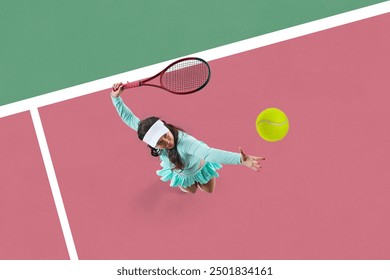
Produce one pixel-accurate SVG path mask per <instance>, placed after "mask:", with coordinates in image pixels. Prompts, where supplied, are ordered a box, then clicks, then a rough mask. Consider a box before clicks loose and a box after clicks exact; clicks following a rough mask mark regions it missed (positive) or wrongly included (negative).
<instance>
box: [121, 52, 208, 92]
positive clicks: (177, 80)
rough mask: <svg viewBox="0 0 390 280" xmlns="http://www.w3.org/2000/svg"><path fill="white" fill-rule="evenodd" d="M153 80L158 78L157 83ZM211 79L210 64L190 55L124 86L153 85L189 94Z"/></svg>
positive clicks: (126, 87) (202, 86)
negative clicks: (149, 75) (156, 72)
mask: <svg viewBox="0 0 390 280" xmlns="http://www.w3.org/2000/svg"><path fill="white" fill-rule="evenodd" d="M152 80H157V83H156V82H155V83H151V82H152ZM209 80H210V66H209V65H208V63H207V62H206V61H204V60H203V59H201V58H196V57H188V58H183V59H179V60H177V61H175V62H173V63H171V64H170V65H168V66H167V67H166V68H165V69H164V70H162V71H161V72H160V73H158V74H156V75H154V76H152V77H149V78H146V79H143V80H139V81H135V82H131V83H126V84H124V85H123V88H124V89H129V88H134V87H140V86H153V87H158V88H161V89H164V90H166V91H169V92H171V93H175V94H188V93H193V92H196V91H198V90H201V89H202V88H204V87H205V86H206V85H207V83H208V82H209ZM114 90H117V88H114Z"/></svg>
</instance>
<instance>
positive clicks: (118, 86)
mask: <svg viewBox="0 0 390 280" xmlns="http://www.w3.org/2000/svg"><path fill="white" fill-rule="evenodd" d="M115 89H116V90H115ZM123 90H124V88H123V84H122V83H116V84H114V85H113V86H112V91H111V93H110V94H111V96H112V97H114V98H118V97H119V96H120V95H121V94H122V92H123Z"/></svg>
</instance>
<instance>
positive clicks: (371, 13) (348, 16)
mask: <svg viewBox="0 0 390 280" xmlns="http://www.w3.org/2000/svg"><path fill="white" fill-rule="evenodd" d="M387 13H390V1H386V2H382V3H379V4H375V5H371V6H367V7H364V8H360V9H356V10H352V11H348V12H345V13H341V14H337V15H334V16H330V17H326V18H323V19H319V20H315V21H311V22H308V23H303V24H300V25H296V26H293V27H289V28H286V29H281V30H278V31H274V32H271V33H267V34H264V35H260V36H257V37H253V38H249V39H245V40H241V41H238V42H235V43H231V44H227V45H223V46H220V47H216V48H212V49H209V50H206V51H201V52H197V53H193V54H188V55H185V56H183V57H188V56H199V57H202V58H203V59H205V60H206V61H212V60H215V59H219V58H223V57H227V56H230V55H235V54H239V53H242V52H246V51H250V50H253V49H256V48H261V47H265V46H268V45H272V44H276V43H280V42H283V41H287V40H290V39H294V38H298V37H302V36H305V35H310V34H313V33H316V32H319V31H324V30H327V29H330V28H334V27H339V26H342V25H345V24H349V23H353V22H356V21H360V20H364V19H368V18H371V17H375V16H379V15H383V14H387ZM183 57H178V58H175V59H171V60H168V61H164V62H160V63H157V64H153V65H149V66H145V67H142V68H138V69H135V70H131V71H128V72H124V73H121V74H118V75H113V76H109V77H106V78H103V79H98V80H95V81H91V82H87V83H83V84H80V85H76V86H72V87H68V88H65V89H61V90H57V91H53V92H50V93H46V94H42V95H39V96H36V97H31V98H28V99H24V100H21V101H17V102H13V103H9V104H6V105H3V106H0V118H3V117H6V116H10V115H14V114H17V113H21V112H25V111H29V110H30V109H31V108H40V107H43V106H47V105H51V104H55V103H58V102H62V101H66V100H70V99H73V98H77V97H81V96H84V95H88V94H92V93H94V92H97V91H101V90H104V89H108V87H110V86H111V85H112V84H114V83H116V82H118V81H122V82H125V81H130V82H132V81H136V80H140V79H143V78H145V77H149V76H152V75H154V74H155V73H158V72H160V71H161V69H163V68H165V67H166V66H167V65H168V64H169V63H172V62H173V61H175V60H176V59H179V58H183ZM129 77H131V80H129Z"/></svg>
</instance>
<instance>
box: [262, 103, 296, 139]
mask: <svg viewBox="0 0 390 280" xmlns="http://www.w3.org/2000/svg"><path fill="white" fill-rule="evenodd" d="M288 128H289V123H288V118H287V116H286V114H285V113H283V112H282V111H281V110H279V109H277V108H267V109H265V110H264V111H262V112H261V113H260V114H259V115H258V116H257V119H256V130H257V132H258V133H259V135H260V136H261V138H263V139H264V140H266V141H268V142H276V141H280V140H282V139H283V138H284V137H285V136H286V135H287V132H288Z"/></svg>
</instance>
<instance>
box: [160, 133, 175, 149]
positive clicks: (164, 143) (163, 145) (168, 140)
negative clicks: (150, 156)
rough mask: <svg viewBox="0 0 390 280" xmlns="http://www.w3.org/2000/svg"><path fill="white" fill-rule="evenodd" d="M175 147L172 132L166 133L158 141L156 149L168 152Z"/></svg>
mask: <svg viewBox="0 0 390 280" xmlns="http://www.w3.org/2000/svg"><path fill="white" fill-rule="evenodd" d="M173 147H175V139H174V138H173V134H172V132H170V131H168V132H167V133H165V134H164V135H163V136H161V138H160V139H159V140H158V142H157V145H156V148H157V149H166V150H170V149H172V148H173Z"/></svg>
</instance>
